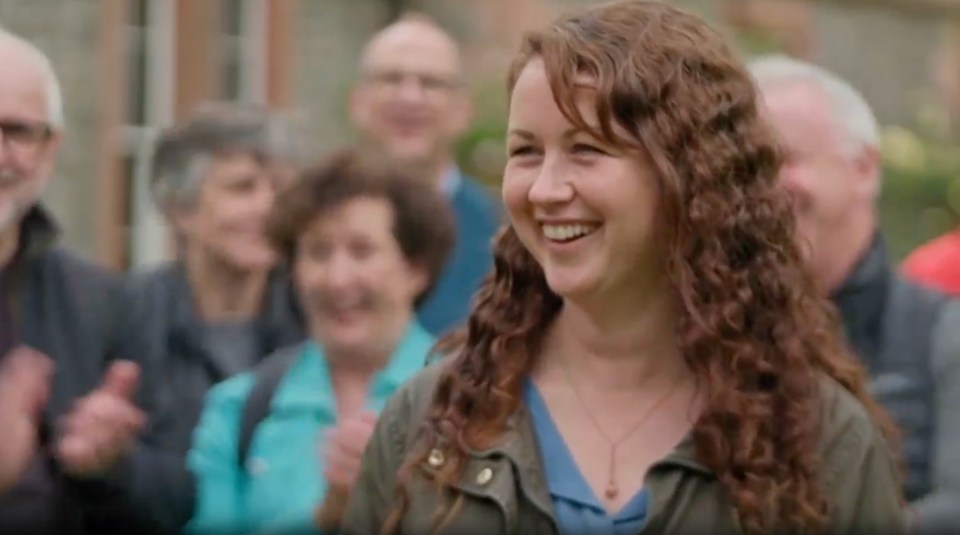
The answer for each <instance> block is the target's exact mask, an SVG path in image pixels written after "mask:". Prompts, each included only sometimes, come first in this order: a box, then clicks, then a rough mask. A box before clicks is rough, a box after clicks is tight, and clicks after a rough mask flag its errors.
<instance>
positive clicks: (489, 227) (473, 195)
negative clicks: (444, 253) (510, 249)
mask: <svg viewBox="0 0 960 535" xmlns="http://www.w3.org/2000/svg"><path fill="white" fill-rule="evenodd" d="M441 187H442V188H443V191H444V193H445V194H447V195H448V196H449V197H450V203H451V208H453V215H454V219H455V222H456V225H457V241H456V243H455V244H454V246H453V250H452V251H451V252H450V258H449V259H448V260H447V264H446V266H444V268H443V271H442V272H441V273H440V277H439V279H438V280H437V283H436V285H434V287H433V289H432V290H431V292H430V295H428V296H427V298H426V300H424V302H423V303H422V304H421V305H420V307H419V308H418V310H417V318H418V319H419V321H420V323H421V324H422V325H423V327H424V328H425V329H426V330H427V331H429V332H430V333H432V334H433V335H435V336H438V337H439V336H442V335H444V334H446V333H447V332H449V331H450V330H452V329H455V328H456V327H459V326H460V325H462V324H463V323H464V321H465V320H466V319H467V316H468V315H469V314H470V304H471V302H472V300H473V294H474V293H476V291H477V290H478V289H480V284H481V283H482V282H483V278H484V277H485V276H486V275H487V274H488V273H489V272H490V271H491V270H492V269H493V250H492V243H493V236H494V235H495V234H496V232H497V229H498V228H500V216H501V210H500V204H499V203H498V202H497V201H496V200H495V199H494V197H493V196H492V195H490V193H489V192H488V191H487V189H486V187H485V186H483V185H482V184H480V183H479V182H477V181H476V180H474V179H472V178H470V177H467V176H463V175H462V174H460V172H459V171H457V170H456V169H454V170H453V171H451V172H450V173H448V175H447V176H446V177H445V178H444V180H443V182H442V186H441Z"/></svg>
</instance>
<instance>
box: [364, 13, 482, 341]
mask: <svg viewBox="0 0 960 535" xmlns="http://www.w3.org/2000/svg"><path fill="white" fill-rule="evenodd" d="M349 109H350V118H351V120H352V122H353V124H354V125H355V127H356V128H357V130H358V131H359V133H360V134H361V137H362V142H363V143H364V145H365V146H366V147H367V150H370V151H372V152H374V153H377V154H379V155H381V156H385V157H387V158H389V159H391V160H393V161H395V162H397V164H398V165H401V166H404V167H406V168H408V169H410V170H412V171H414V172H415V173H417V174H418V175H419V176H422V177H423V180H426V181H429V182H430V183H432V184H435V185H436V187H437V188H440V189H441V190H442V191H443V192H444V193H445V194H446V195H447V196H448V197H449V199H450V202H451V204H452V207H453V210H454V214H455V215H456V220H457V232H458V239H457V244H456V246H455V248H454V251H453V254H452V256H451V259H450V261H449V263H448V265H447V267H446V269H445V271H444V273H443V275H442V277H441V278H440V280H439V281H438V282H437V285H436V287H435V288H434V289H433V292H432V293H431V295H430V296H429V298H428V299H427V300H426V301H425V302H424V303H423V304H422V305H421V307H420V308H419V310H418V311H417V312H418V318H419V320H420V322H421V324H423V326H424V327H425V328H426V329H427V330H429V331H430V332H432V333H433V334H435V335H442V334H444V333H445V332H447V331H448V330H450V329H451V328H453V327H456V326H458V325H460V324H461V323H462V322H463V321H464V320H465V319H466V317H467V315H468V313H469V308H470V301H471V299H472V296H473V293H474V292H475V291H476V290H477V288H478V287H479V285H480V282H481V281H482V279H483V277H484V276H485V275H486V274H487V272H488V271H489V270H490V269H491V267H492V265H493V264H492V256H491V250H490V243H491V240H492V239H493V235H494V233H495V232H496V230H497V228H498V226H499V223H500V208H499V205H498V203H497V202H496V201H495V200H494V199H493V198H492V197H491V196H490V195H489V194H488V192H487V191H486V190H485V189H484V187H483V186H482V185H481V184H480V183H478V182H477V181H476V180H474V179H472V178H470V177H467V176H465V175H464V174H463V173H461V171H460V170H459V168H458V167H457V164H456V161H455V159H454V146H455V144H456V142H457V139H458V138H459V137H460V136H461V135H463V133H464V132H465V131H466V130H467V128H468V127H469V125H470V121H471V119H472V113H473V110H472V106H471V102H470V95H469V92H468V90H467V87H466V84H465V81H464V73H463V65H462V61H461V57H460V50H459V47H458V45H457V43H456V41H455V40H454V39H453V38H452V37H451V36H450V34H448V33H447V32H446V31H444V30H443V29H442V28H440V27H439V26H438V25H437V24H436V23H435V22H434V21H433V20H431V19H429V18H427V17H425V16H423V15H417V14H410V15H406V16H404V17H402V18H401V19H400V20H398V21H397V22H395V23H393V24H391V25H389V26H387V27H386V28H384V29H383V30H381V31H380V32H379V33H377V34H376V35H374V36H373V37H372V38H371V39H370V41H369V43H368V44H367V46H366V48H365V49H364V51H363V56H362V59H361V64H360V79H359V81H358V83H357V84H356V86H355V87H354V89H353V91H352V93H351V95H350V102H349Z"/></svg>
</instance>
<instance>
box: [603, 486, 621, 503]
mask: <svg viewBox="0 0 960 535" xmlns="http://www.w3.org/2000/svg"><path fill="white" fill-rule="evenodd" d="M618 494H620V490H619V489H618V488H617V486H616V485H614V484H613V483H610V484H608V485H607V490H606V491H604V495H606V497H607V499H608V500H615V499H616V498H617V495H618Z"/></svg>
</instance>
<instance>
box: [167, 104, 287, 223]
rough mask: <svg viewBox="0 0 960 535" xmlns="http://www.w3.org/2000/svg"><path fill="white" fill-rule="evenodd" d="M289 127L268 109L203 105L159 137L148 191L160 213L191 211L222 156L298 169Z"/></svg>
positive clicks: (260, 106) (255, 106)
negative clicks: (187, 208)
mask: <svg viewBox="0 0 960 535" xmlns="http://www.w3.org/2000/svg"><path fill="white" fill-rule="evenodd" d="M300 140H301V138H300V136H298V135H297V134H296V132H295V127H294V124H293V121H292V119H291V118H290V117H286V116H283V115H280V114H277V113H274V112H272V111H270V110H269V109H268V108H267V107H266V106H262V105H257V104H248V103H222V102H218V103H206V104H203V105H201V106H200V107H199V108H197V110H196V111H195V113H194V114H193V116H191V117H190V118H189V119H187V120H186V121H185V122H184V123H182V124H180V125H176V126H174V127H172V128H169V129H167V130H165V131H163V132H162V133H161V134H160V136H159V139H158V140H157V144H156V146H155V149H154V154H153V162H152V171H153V172H152V183H151V186H152V187H151V189H152V193H153V197H154V201H155V202H156V203H157V204H158V205H159V206H160V207H161V208H168V207H171V206H184V205H190V204H191V203H193V202H194V201H195V200H196V195H197V192H198V191H199V189H200V185H201V183H202V182H203V179H204V177H205V176H206V175H207V173H208V172H209V170H210V166H211V165H212V164H213V162H214V161H215V160H216V159H217V158H218V157H221V156H223V155H224V154H236V153H242V154H250V155H252V156H253V157H255V158H257V159H258V160H263V161H281V162H284V163H288V164H291V165H295V166H297V165H300V164H301V163H302V161H301V158H302V156H303V151H302V147H301V145H300Z"/></svg>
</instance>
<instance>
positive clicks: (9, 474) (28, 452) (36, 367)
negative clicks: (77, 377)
mask: <svg viewBox="0 0 960 535" xmlns="http://www.w3.org/2000/svg"><path fill="white" fill-rule="evenodd" d="M52 376H53V362H52V361H51V360H50V359H49V358H48V357H47V356H46V355H44V354H42V353H39V352H37V351H35V350H33V349H30V348H27V347H18V348H17V349H14V350H13V351H11V352H10V353H9V354H7V356H6V357H4V360H3V363H2V364H0V429H2V430H3V440H0V492H3V491H5V490H7V489H9V488H10V487H12V486H13V485H15V484H16V483H17V480H19V479H20V475H21V474H22V473H23V471H24V470H26V468H27V466H28V465H29V464H30V461H31V459H33V457H34V456H35V455H36V449H37V438H38V435H39V425H40V417H41V413H42V412H43V407H44V405H46V403H47V397H48V395H49V392H50V381H51V377H52Z"/></svg>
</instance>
